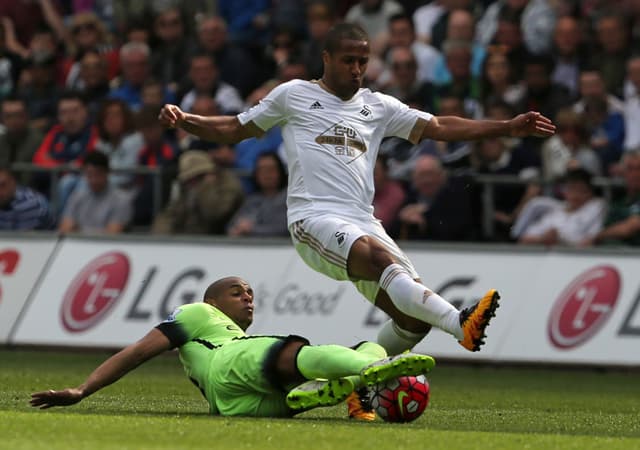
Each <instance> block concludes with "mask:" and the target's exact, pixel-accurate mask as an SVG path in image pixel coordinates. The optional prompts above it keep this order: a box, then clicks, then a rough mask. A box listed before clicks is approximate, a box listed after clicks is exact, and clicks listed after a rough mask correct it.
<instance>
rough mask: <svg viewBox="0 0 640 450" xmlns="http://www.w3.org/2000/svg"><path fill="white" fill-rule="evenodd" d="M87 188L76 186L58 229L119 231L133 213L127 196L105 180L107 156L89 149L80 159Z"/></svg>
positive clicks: (120, 231) (67, 231) (123, 227)
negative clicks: (83, 157) (89, 151)
mask: <svg viewBox="0 0 640 450" xmlns="http://www.w3.org/2000/svg"><path fill="white" fill-rule="evenodd" d="M83 172H84V177H85V179H86V182H87V189H76V190H75V191H74V192H73V194H71V197H70V198H69V202H68V203H67V205H66V207H65V209H64V213H63V215H62V220H61V222H60V225H59V227H58V231H59V232H60V233H62V234H64V233H70V232H82V233H108V234H117V233H122V232H123V231H124V230H125V228H126V227H127V225H128V224H129V222H130V221H131V216H132V214H133V211H132V207H131V200H130V197H129V196H128V195H127V194H126V193H125V192H123V191H121V190H120V189H118V188H116V187H114V186H111V185H110V184H109V157H108V156H107V155H105V154H104V153H102V152H100V151H97V150H96V151H95V152H91V153H89V154H88V155H87V156H86V158H85V159H84V163H83Z"/></svg>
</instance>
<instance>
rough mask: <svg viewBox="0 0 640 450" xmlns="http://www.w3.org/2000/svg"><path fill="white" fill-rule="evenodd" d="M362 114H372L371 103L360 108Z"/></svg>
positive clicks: (365, 115) (366, 115)
mask: <svg viewBox="0 0 640 450" xmlns="http://www.w3.org/2000/svg"><path fill="white" fill-rule="evenodd" d="M360 115H362V116H364V117H369V116H370V115H371V108H369V105H364V106H363V107H362V109H361V110H360Z"/></svg>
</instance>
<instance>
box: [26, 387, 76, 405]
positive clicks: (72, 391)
mask: <svg viewBox="0 0 640 450" xmlns="http://www.w3.org/2000/svg"><path fill="white" fill-rule="evenodd" d="M82 398H83V395H82V391H81V390H80V389H77V388H67V389H64V390H62V391H54V390H51V389H50V390H48V391H43V392H36V393H34V394H31V401H30V402H29V403H30V404H31V406H33V407H35V408H40V409H47V408H51V407H52V406H69V405H74V404H76V403H78V402H79V401H80V400H82Z"/></svg>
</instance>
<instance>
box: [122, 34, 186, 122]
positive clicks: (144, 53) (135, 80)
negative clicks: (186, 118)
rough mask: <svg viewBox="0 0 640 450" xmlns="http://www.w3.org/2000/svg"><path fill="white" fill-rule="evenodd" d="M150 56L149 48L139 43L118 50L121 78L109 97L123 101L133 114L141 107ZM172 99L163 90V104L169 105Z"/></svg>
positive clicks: (126, 45) (171, 96) (166, 91)
mask: <svg viewBox="0 0 640 450" xmlns="http://www.w3.org/2000/svg"><path fill="white" fill-rule="evenodd" d="M150 55H151V53H150V50H149V47H148V46H147V45H146V44H142V43H139V42H129V43H127V44H124V45H123V46H122V48H121V49H120V64H121V65H122V78H121V79H120V80H119V86H118V87H116V88H114V89H112V90H111V97H113V98H119V99H122V100H124V101H125V102H127V104H128V105H129V107H130V108H131V109H132V110H133V111H134V112H136V111H139V110H140V108H141V106H142V98H141V94H142V85H143V84H144V82H145V81H146V80H147V79H148V78H149V76H150V74H151V72H150V65H149V58H150ZM173 97H174V96H173V94H171V93H170V92H169V91H168V90H167V89H166V88H165V90H164V103H171V101H172V99H173Z"/></svg>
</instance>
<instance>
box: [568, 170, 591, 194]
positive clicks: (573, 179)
mask: <svg viewBox="0 0 640 450" xmlns="http://www.w3.org/2000/svg"><path fill="white" fill-rule="evenodd" d="M592 179H593V175H592V174H591V173H590V172H589V171H587V170H585V169H583V168H581V167H579V168H577V169H570V170H567V173H566V174H565V176H564V179H563V181H564V182H565V183H582V184H584V185H586V186H588V187H589V189H591V191H594V186H593V184H592Z"/></svg>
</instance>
